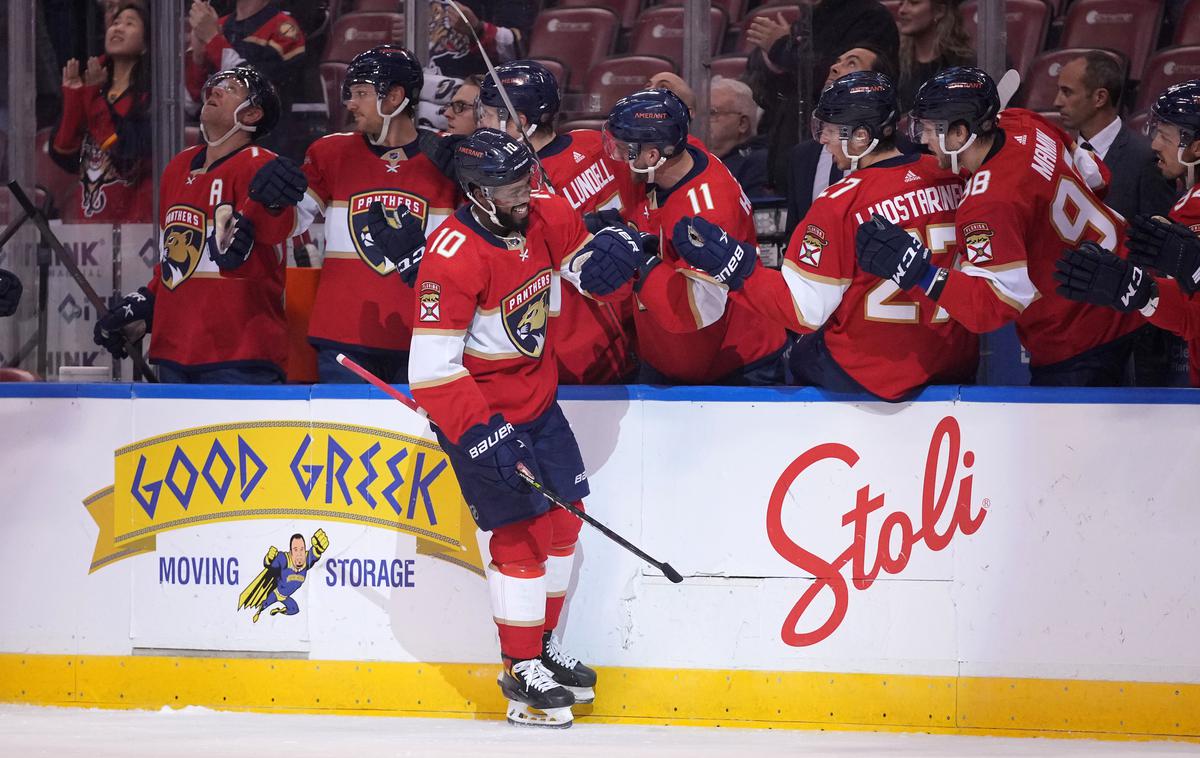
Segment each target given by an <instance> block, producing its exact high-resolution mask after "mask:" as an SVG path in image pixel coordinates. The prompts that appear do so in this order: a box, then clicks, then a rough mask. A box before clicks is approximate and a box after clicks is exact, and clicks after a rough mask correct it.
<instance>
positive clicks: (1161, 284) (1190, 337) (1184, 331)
mask: <svg viewBox="0 0 1200 758" xmlns="http://www.w3.org/2000/svg"><path fill="white" fill-rule="evenodd" d="M1168 216H1169V217H1170V218H1171V220H1172V221H1176V222H1178V223H1180V224H1183V225H1184V226H1186V227H1188V228H1190V229H1191V230H1192V231H1193V232H1195V233H1196V235H1197V236H1200V184H1197V185H1196V186H1194V187H1192V188H1191V189H1190V190H1188V191H1187V192H1185V193H1184V194H1183V197H1181V198H1180V199H1179V202H1178V203H1176V204H1175V207H1174V208H1172V209H1171V212H1170V213H1169V214H1168ZM1156 279H1157V281H1158V293H1159V296H1158V298H1159V299H1158V308H1157V309H1156V310H1155V311H1154V313H1153V315H1151V316H1150V317H1149V319H1150V323H1152V324H1155V325H1156V326H1160V327H1162V328H1163V329H1166V330H1167V331H1170V332H1174V333H1175V334H1178V335H1179V336H1180V337H1183V338H1184V339H1185V340H1187V341H1188V375H1189V377H1190V379H1191V382H1192V386H1193V387H1200V293H1198V294H1195V295H1190V296H1189V295H1185V294H1184V293H1183V290H1181V289H1179V285H1178V284H1176V283H1175V281H1174V280H1172V279H1161V278H1157V277H1156Z"/></svg>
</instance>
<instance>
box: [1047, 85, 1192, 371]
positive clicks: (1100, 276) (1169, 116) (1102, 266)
mask: <svg viewBox="0 0 1200 758" xmlns="http://www.w3.org/2000/svg"><path fill="white" fill-rule="evenodd" d="M1146 130H1147V132H1148V133H1149V134H1150V136H1151V138H1152V141H1151V143H1150V146H1151V148H1153V150H1154V152H1155V153H1156V154H1157V155H1158V165H1159V168H1160V169H1161V170H1162V173H1163V175H1164V176H1165V177H1166V178H1167V179H1171V180H1180V179H1182V180H1183V181H1184V184H1185V186H1186V187H1187V189H1186V191H1185V192H1184V193H1183V197H1182V198H1180V200H1179V202H1178V203H1176V204H1175V207H1174V208H1172V209H1171V212H1170V213H1169V214H1168V218H1162V217H1161V216H1154V217H1150V216H1138V217H1137V218H1136V219H1134V221H1133V225H1132V227H1131V228H1130V231H1129V242H1128V246H1129V260H1127V261H1126V260H1122V259H1121V258H1119V257H1117V256H1116V255H1113V254H1112V252H1110V251H1109V250H1105V249H1103V248H1101V246H1099V245H1096V244H1095V243H1085V244H1084V245H1083V246H1081V247H1080V248H1078V249H1077V250H1072V251H1069V252H1068V253H1066V254H1065V255H1064V256H1063V258H1062V259H1061V260H1060V261H1059V262H1058V273H1057V274H1056V275H1055V278H1056V279H1057V280H1058V282H1059V290H1058V291H1059V293H1060V294H1062V295H1064V296H1066V297H1069V298H1071V299H1072V300H1079V301H1082V302H1088V303H1095V304H1097V305H1103V306H1108V307H1110V308H1115V309H1116V310H1119V311H1138V312H1140V313H1141V314H1142V315H1143V316H1145V317H1146V318H1147V319H1149V321H1150V323H1152V324H1155V325H1157V326H1160V327H1162V328H1163V329H1166V330H1168V331H1171V332H1174V333H1175V334H1178V335H1179V336H1181V337H1183V338H1184V339H1186V340H1188V356H1189V364H1190V365H1189V369H1190V370H1189V374H1190V378H1191V383H1192V386H1195V387H1200V296H1198V295H1197V292H1198V291H1200V185H1198V184H1196V166H1197V165H1200V80H1193V81H1190V82H1183V83H1182V84H1176V85H1173V86H1171V87H1169V88H1167V90H1166V91H1165V92H1163V93H1162V94H1161V95H1159V96H1158V98H1157V99H1156V100H1155V102H1154V105H1153V106H1152V107H1151V109H1150V122H1149V124H1148V125H1147V128H1146ZM1168 277H1169V278H1168Z"/></svg>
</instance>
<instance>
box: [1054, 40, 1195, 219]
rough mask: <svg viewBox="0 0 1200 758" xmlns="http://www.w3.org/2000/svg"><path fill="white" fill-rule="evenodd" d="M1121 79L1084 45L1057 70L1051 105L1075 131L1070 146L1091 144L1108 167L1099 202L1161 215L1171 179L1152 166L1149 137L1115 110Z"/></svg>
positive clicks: (1130, 212)
mask: <svg viewBox="0 0 1200 758" xmlns="http://www.w3.org/2000/svg"><path fill="white" fill-rule="evenodd" d="M1124 80H1125V77H1124V74H1123V73H1122V71H1121V67H1120V66H1119V65H1118V64H1117V62H1116V61H1115V60H1113V57H1112V56H1111V55H1109V54H1108V53H1105V52H1101V51H1099V50H1092V51H1089V52H1087V53H1085V54H1084V55H1081V56H1080V57H1078V58H1075V59H1073V60H1071V61H1069V62H1068V63H1067V64H1066V65H1064V66H1063V67H1062V70H1061V71H1059V73H1058V95H1057V97H1055V98H1054V108H1055V110H1057V111H1058V112H1059V114H1060V115H1061V116H1062V124H1063V127H1064V128H1067V129H1073V130H1076V131H1078V132H1079V145H1078V147H1076V148H1075V149H1076V151H1077V152H1078V151H1082V150H1091V151H1092V152H1093V153H1095V154H1096V155H1097V156H1099V157H1100V159H1101V160H1102V161H1104V163H1105V165H1107V166H1108V168H1109V170H1110V171H1112V181H1110V182H1109V185H1108V194H1107V195H1106V196H1105V198H1104V203H1105V205H1107V206H1108V207H1109V208H1112V209H1113V210H1114V211H1116V212H1117V213H1120V214H1121V215H1122V216H1124V217H1125V218H1127V219H1131V218H1133V217H1134V216H1139V215H1150V216H1155V215H1166V213H1167V211H1169V210H1170V209H1171V206H1172V205H1174V204H1175V197H1176V191H1175V186H1174V182H1169V181H1167V180H1166V179H1164V178H1163V176H1162V173H1161V172H1160V171H1159V170H1158V167H1157V165H1156V163H1155V157H1154V151H1152V150H1151V149H1150V142H1149V140H1147V139H1146V137H1145V136H1143V135H1141V134H1136V133H1135V132H1134V131H1133V130H1132V129H1130V128H1129V127H1127V126H1125V124H1124V123H1123V122H1122V121H1121V117H1120V116H1118V115H1117V113H1118V111H1119V109H1120V107H1121V93H1122V90H1123V88H1124Z"/></svg>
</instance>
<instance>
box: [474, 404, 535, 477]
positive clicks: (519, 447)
mask: <svg viewBox="0 0 1200 758" xmlns="http://www.w3.org/2000/svg"><path fill="white" fill-rule="evenodd" d="M458 447H459V448H460V449H461V451H462V452H463V453H465V454H466V456H467V457H468V458H470V459H471V461H472V462H473V463H475V464H477V465H478V466H480V467H481V469H482V470H483V472H484V473H483V478H484V479H485V480H486V481H488V482H489V483H490V484H492V485H494V486H505V487H508V488H510V489H512V490H515V491H518V492H521V491H524V490H527V489H528V488H529V485H528V484H526V483H525V480H524V479H522V478H521V475H520V474H518V473H517V464H518V463H524V464H525V466H526V467H527V468H528V469H529V470H530V471H531V472H533V475H534V476H535V477H536V476H538V471H537V467H536V461H535V460H534V457H533V444H532V442H531V441H530V439H529V435H528V434H525V433H524V432H518V431H517V430H516V428H515V427H514V426H513V425H512V424H510V423H509V422H507V421H505V420H504V417H503V416H501V415H500V414H499V413H497V414H495V415H494V416H492V417H491V418H490V419H488V421H487V423H486V424H476V425H475V426H473V427H471V428H470V429H468V430H467V431H466V432H464V433H463V436H462V439H460V440H459V441H458Z"/></svg>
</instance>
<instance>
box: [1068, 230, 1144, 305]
mask: <svg viewBox="0 0 1200 758" xmlns="http://www.w3.org/2000/svg"><path fill="white" fill-rule="evenodd" d="M1054 268H1055V269H1056V271H1055V273H1054V280H1055V281H1057V282H1058V285H1059V286H1058V287H1057V289H1056V292H1058V294H1060V295H1062V296H1063V297H1065V298H1068V299H1070V300H1076V301H1078V302H1081V303H1092V304H1093V305H1102V306H1106V307H1109V308H1115V309H1116V310H1118V311H1124V312H1129V311H1140V310H1142V309H1143V308H1145V307H1146V306H1147V305H1148V304H1150V301H1151V300H1152V299H1155V298H1157V297H1158V284H1157V283H1156V282H1155V281H1154V277H1152V276H1149V275H1148V274H1146V273H1145V271H1144V270H1143V269H1141V268H1139V267H1138V266H1135V265H1133V264H1132V263H1130V262H1129V261H1127V260H1123V259H1121V258H1118V257H1117V256H1115V255H1113V254H1112V253H1110V252H1109V251H1107V250H1105V249H1104V248H1102V247H1100V246H1099V245H1097V244H1096V243H1095V242H1085V243H1083V244H1082V245H1080V246H1079V247H1078V248H1077V249H1075V250H1067V251H1065V252H1064V253H1063V257H1062V258H1060V259H1058V260H1057V261H1056V262H1055V264H1054Z"/></svg>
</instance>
